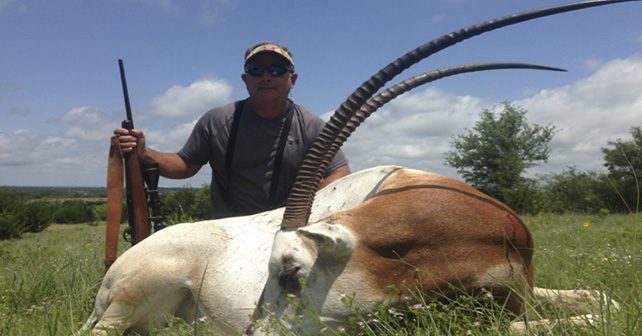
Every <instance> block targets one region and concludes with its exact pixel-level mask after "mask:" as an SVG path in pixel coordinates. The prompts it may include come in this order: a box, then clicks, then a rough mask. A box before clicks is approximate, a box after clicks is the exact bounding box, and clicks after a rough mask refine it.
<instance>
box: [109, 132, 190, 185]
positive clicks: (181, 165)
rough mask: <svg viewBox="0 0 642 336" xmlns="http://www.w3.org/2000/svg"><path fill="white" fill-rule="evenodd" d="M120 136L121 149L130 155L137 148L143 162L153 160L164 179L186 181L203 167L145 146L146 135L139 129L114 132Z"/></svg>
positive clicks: (172, 154) (175, 154) (175, 155)
mask: <svg viewBox="0 0 642 336" xmlns="http://www.w3.org/2000/svg"><path fill="white" fill-rule="evenodd" d="M114 133H115V134H118V135H119V141H120V149H121V151H122V152H123V153H128V152H131V151H132V150H134V148H136V149H137V150H138V151H139V156H140V157H141V159H142V160H145V159H151V160H153V161H154V162H156V163H158V166H159V168H160V174H161V176H163V177H167V178H172V179H184V178H188V177H192V176H194V175H195V174H196V173H198V171H199V170H200V169H201V166H199V165H194V164H190V163H188V162H185V160H183V158H181V157H180V156H179V155H178V154H177V153H164V152H158V151H155V150H153V149H151V148H148V147H147V146H145V135H144V134H143V131H141V130H139V129H132V130H131V132H130V131H128V130H126V129H124V128H118V129H116V130H114Z"/></svg>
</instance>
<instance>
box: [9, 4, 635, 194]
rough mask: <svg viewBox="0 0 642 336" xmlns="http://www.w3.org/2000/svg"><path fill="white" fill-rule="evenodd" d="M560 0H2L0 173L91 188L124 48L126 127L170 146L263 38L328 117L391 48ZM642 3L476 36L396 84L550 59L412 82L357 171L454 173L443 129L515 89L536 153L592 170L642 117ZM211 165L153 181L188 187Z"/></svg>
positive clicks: (100, 171)
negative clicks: (289, 59)
mask: <svg viewBox="0 0 642 336" xmlns="http://www.w3.org/2000/svg"><path fill="white" fill-rule="evenodd" d="M561 3H564V2H561V1H559V0H542V1H528V2H527V1H506V0H484V1H481V0H433V1H426V0H406V1H397V2H392V1H379V0H373V1H352V2H351V1H316V2H312V1H297V2H295V1H280V0H276V1H235V0H194V1H179V0H103V1H87V0H84V1H83V0H59V1H45V0H0V48H1V52H0V116H1V118H2V123H1V124H0V185H45V186H101V185H104V183H105V172H106V167H105V165H106V157H107V147H108V138H109V136H110V135H111V131H112V130H113V129H114V128H115V127H116V126H118V125H119V123H120V120H121V119H123V117H124V107H123V98H122V94H121V89H120V80H119V77H118V66H117V60H118V59H119V58H122V59H124V61H125V67H126V71H127V79H128V84H129V92H130V98H131V101H132V107H133V109H134V114H135V115H134V121H135V124H136V126H137V127H139V128H142V129H144V130H145V131H146V134H147V139H148V142H149V144H150V146H151V147H153V148H156V149H159V150H164V151H176V150H178V149H179V148H180V147H181V146H182V145H183V143H184V141H185V139H186V137H187V135H188V134H189V131H190V129H191V126H192V125H193V122H194V120H195V119H196V118H198V116H200V115H201V114H202V113H204V112H205V111H207V110H208V109H210V108H212V107H215V106H217V105H220V104H223V103H227V102H230V101H233V100H236V99H241V98H244V97H245V96H246V91H245V88H244V86H243V83H242V82H241V80H240V74H241V71H242V54H243V52H244V51H245V49H246V48H247V47H248V46H250V45H251V44H254V43H255V42H259V41H265V40H272V41H278V42H281V43H283V44H285V45H287V46H288V47H289V48H290V49H291V50H292V51H293V54H294V58H295V62H296V65H297V72H298V73H299V81H298V82H297V86H296V87H295V89H294V91H293V93H292V98H293V99H294V100H295V101H296V102H297V103H300V104H302V105H305V106H307V107H308V108H309V109H311V110H312V111H314V112H315V113H317V114H319V115H322V116H327V113H328V112H329V111H332V110H334V109H335V108H336V107H337V106H338V105H339V104H340V103H341V102H342V101H343V100H344V99H345V97H346V96H347V95H348V94H349V93H351V92H352V90H354V89H355V88H356V87H357V86H359V85H360V84H361V83H362V82H363V81H364V80H366V79H367V78H369V77H370V76H371V75H372V74H374V73H375V72H376V71H377V70H379V69H380V68H381V67H383V66H384V65H386V64H388V63H389V62H390V61H392V60H393V59H395V58H396V57H398V56H400V55H402V54H403V53H405V52H407V51H409V50H411V49H413V48H415V47H416V46H418V45H420V44H422V43H425V42H427V41H429V40H431V39H433V38H436V37H438V36H440V35H442V34H445V33H448V32H450V31H453V30H456V29H459V28H461V27H464V26H467V25H470V24H473V23H478V22H481V21H484V20H486V19H491V18H494V17H498V16H502V15H506V14H510V13H513V12H517V11H522V10H525V9H529V8H534V7H543V6H551V5H556V4H561ZM640 17H642V2H633V3H624V4H616V5H610V6H606V7H599V8H593V9H587V10H582V11H579V12H573V13H566V14H561V15H557V16H553V17H548V18H544V19H540V20H537V21H533V22H527V23H522V24H519V25H517V26H512V27H507V28H503V29H502V30H498V31H494V32H490V33H486V34H484V35H481V36H478V37H475V38H473V39H471V40H468V41H464V42H462V43H460V44H458V45H456V46H454V47H452V48H450V49H448V50H446V51H443V52H441V53H440V54H437V55H435V56H434V57H431V58H430V59H428V60H424V61H423V62H421V63H419V64H417V65H415V66H414V67H413V68H411V69H410V70H408V71H406V72H404V73H403V74H402V75H401V76H400V77H399V78H396V79H395V80H394V81H393V82H397V81H399V80H402V79H405V78H407V77H409V76H412V75H415V74H418V73H421V72H425V71H429V70H432V69H435V68H439V67H444V66H449V65H456V64H461V63H476V62H483V61H521V62H530V63H540V64H546V65H552V66H558V67H562V68H566V69H568V70H569V72H567V73H551V72H541V71H526V70H503V71H493V72H485V73H478V74H469V75H461V76H458V77H456V78H449V79H444V80H442V81H439V82H436V83H433V84H431V85H429V86H426V87H422V88H418V89H415V90H414V91H412V92H411V93H409V94H406V95H404V96H403V97H400V98H398V99H397V100H395V101H393V102H392V103H390V104H388V105H387V106H385V107H384V108H383V109H382V110H381V111H379V112H377V114H376V115H374V116H373V117H371V118H370V119H369V120H368V121H367V122H366V123H365V125H363V126H362V128H360V129H359V130H357V132H356V133H355V135H354V136H353V137H351V138H350V140H349V141H348V143H347V144H346V146H345V151H346V154H347V155H348V158H349V159H350V162H351V166H352V168H353V170H357V169H362V168H366V167H370V166H374V165H378V164H400V165H404V166H409V167H413V168H419V169H424V170H429V171H435V172H439V173H443V174H447V175H450V176H456V172H455V171H454V170H453V169H452V168H448V167H445V166H444V165H443V154H444V152H446V151H448V150H450V145H449V142H450V140H451V137H452V136H453V135H456V134H461V133H463V132H465V130H466V128H471V127H472V126H473V125H474V123H475V121H476V119H477V116H478V114H479V112H480V111H481V110H482V109H484V108H493V107H495V106H498V105H499V104H500V102H502V101H511V102H513V103H515V104H518V105H520V106H522V107H524V108H526V109H527V110H528V111H529V112H528V114H527V116H528V118H529V120H530V121H531V122H534V123H538V124H542V125H547V124H552V125H555V126H556V127H557V129H558V133H557V135H556V137H555V138H554V140H553V142H552V152H551V158H550V160H549V162H548V163H546V164H542V165H540V166H538V167H536V168H534V169H533V170H532V171H531V172H530V173H531V174H533V175H535V174H543V173H546V172H559V171H561V170H562V169H563V168H564V167H566V166H576V167H577V168H579V169H583V170H593V171H601V170H602V169H603V168H602V167H601V164H602V155H601V152H600V148H601V147H604V146H606V144H607V142H608V141H610V140H616V139H618V138H625V139H626V138H630V137H629V133H628V132H629V129H630V128H631V127H632V126H640V125H641V124H642V90H641V89H640V88H642V25H640V23H639V22H640ZM209 174H210V170H209V167H204V168H203V169H202V170H201V172H200V173H199V174H198V175H197V176H196V177H194V178H192V179H189V180H180V181H170V180H162V181H161V184H162V185H164V186H182V185H186V184H189V185H193V186H200V185H201V184H203V183H206V182H207V181H208V180H209Z"/></svg>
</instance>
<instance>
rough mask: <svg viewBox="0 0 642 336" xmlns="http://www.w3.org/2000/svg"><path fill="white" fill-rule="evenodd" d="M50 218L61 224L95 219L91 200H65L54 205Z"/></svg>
mask: <svg viewBox="0 0 642 336" xmlns="http://www.w3.org/2000/svg"><path fill="white" fill-rule="evenodd" d="M52 220H53V222H55V223H61V224H76V223H87V222H92V221H94V220H96V215H95V213H94V209H93V204H92V203H91V202H87V201H82V200H67V201H63V202H62V203H60V204H59V205H58V206H57V207H56V209H55V210H54V213H53V218H52Z"/></svg>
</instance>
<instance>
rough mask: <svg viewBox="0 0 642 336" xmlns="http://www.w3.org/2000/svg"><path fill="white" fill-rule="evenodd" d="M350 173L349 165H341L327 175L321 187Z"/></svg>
mask: <svg viewBox="0 0 642 336" xmlns="http://www.w3.org/2000/svg"><path fill="white" fill-rule="evenodd" d="M349 174H350V167H348V165H347V164H346V165H343V166H339V167H338V168H337V169H335V170H333V171H332V172H331V173H330V175H328V176H326V177H325V178H324V179H323V181H321V183H320V184H319V189H323V188H324V187H325V186H327V185H328V184H330V183H332V182H334V181H336V180H338V179H340V178H342V177H344V176H346V175H349Z"/></svg>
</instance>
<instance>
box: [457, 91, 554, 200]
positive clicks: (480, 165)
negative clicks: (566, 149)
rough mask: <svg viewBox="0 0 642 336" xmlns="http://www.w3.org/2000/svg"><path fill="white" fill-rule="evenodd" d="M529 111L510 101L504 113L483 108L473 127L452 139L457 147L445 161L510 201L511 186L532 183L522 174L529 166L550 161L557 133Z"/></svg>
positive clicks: (478, 185) (468, 179) (486, 190)
mask: <svg viewBox="0 0 642 336" xmlns="http://www.w3.org/2000/svg"><path fill="white" fill-rule="evenodd" d="M526 112H527V111H526V110H525V109H523V108H521V107H519V106H514V105H511V104H510V103H509V102H504V103H503V110H502V111H501V112H500V113H496V112H495V111H494V110H489V109H483V110H482V112H481V113H480V120H479V121H477V122H476V123H475V126H474V127H473V129H472V130H469V129H467V133H466V134H463V135H457V136H454V137H453V138H452V142H451V145H452V146H453V147H454V148H455V149H454V150H453V151H450V152H447V153H446V154H445V163H446V164H447V165H449V166H451V167H454V168H456V169H457V172H458V173H459V174H460V175H461V176H462V177H463V178H464V180H465V181H466V182H468V183H470V184H471V185H472V186H474V187H475V188H477V189H479V190H481V191H482V192H484V193H487V194H488V195H491V196H493V197H496V198H498V199H500V200H502V201H506V197H505V196H507V195H509V194H510V193H511V189H515V188H522V187H523V186H524V185H527V184H528V181H527V180H525V179H524V178H523V177H522V174H523V173H524V171H525V170H526V169H527V168H530V167H533V166H535V165H536V164H537V161H547V160H548V155H549V153H550V148H549V146H548V144H549V142H550V141H551V140H552V138H553V134H554V133H555V127H554V126H551V125H548V126H539V125H536V124H529V123H528V121H527V119H526ZM511 199H513V201H517V200H514V197H511ZM509 205H511V204H509Z"/></svg>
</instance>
